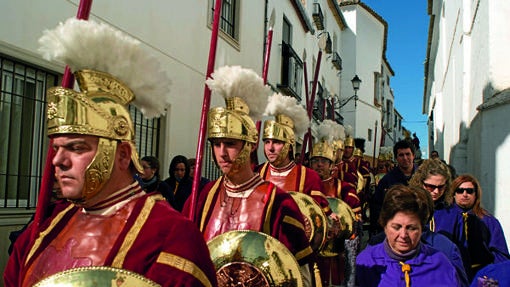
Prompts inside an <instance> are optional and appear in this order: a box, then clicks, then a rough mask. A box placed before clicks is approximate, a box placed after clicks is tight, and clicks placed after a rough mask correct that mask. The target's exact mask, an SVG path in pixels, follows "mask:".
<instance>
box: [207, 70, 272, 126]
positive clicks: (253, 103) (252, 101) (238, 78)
mask: <svg viewBox="0 0 510 287" xmlns="http://www.w3.org/2000/svg"><path fill="white" fill-rule="evenodd" d="M205 83H206V84H207V86H208V87H209V89H211V91H212V92H213V93H216V94H220V95H221V96H222V97H223V98H225V99H228V98H232V97H238V98H241V99H242V100H243V101H244V102H245V103H246V104H247V105H248V107H249V108H250V113H249V116H250V117H251V118H252V119H254V120H259V119H260V118H261V117H262V113H263V112H264V108H265V107H266V101H267V97H268V96H269V94H270V88H269V86H267V85H264V80H263V79H262V78H261V77H260V76H259V75H258V74H257V73H255V72H254V71H253V70H250V69H246V68H243V67H241V66H223V67H220V68H218V69H217V70H216V71H214V73H213V74H211V78H209V79H207V80H206V81H205Z"/></svg>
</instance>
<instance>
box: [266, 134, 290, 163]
mask: <svg viewBox="0 0 510 287" xmlns="http://www.w3.org/2000/svg"><path fill="white" fill-rule="evenodd" d="M284 145H285V143H284V142H283V141H279V140H274V139H266V140H264V153H265V154H266V157H267V160H268V161H269V162H270V163H272V162H274V161H275V160H277V159H278V156H279V155H280V153H281V152H282V149H283V147H284Z"/></svg>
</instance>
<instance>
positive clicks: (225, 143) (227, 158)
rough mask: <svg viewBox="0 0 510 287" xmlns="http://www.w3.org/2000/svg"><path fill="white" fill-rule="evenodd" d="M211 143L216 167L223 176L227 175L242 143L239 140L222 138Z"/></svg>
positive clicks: (241, 147)
mask: <svg viewBox="0 0 510 287" xmlns="http://www.w3.org/2000/svg"><path fill="white" fill-rule="evenodd" d="M211 143H212V146H213V151H214V156H215V158H216V162H217V164H218V167H219V168H220V169H221V171H222V172H223V174H229V173H230V171H231V169H232V167H233V166H234V164H235V161H236V159H237V157H238V156H239V153H240V152H241V150H242V149H243V145H244V142H243V141H241V140H236V139H227V138H224V139H213V140H211ZM248 164H249V162H248Z"/></svg>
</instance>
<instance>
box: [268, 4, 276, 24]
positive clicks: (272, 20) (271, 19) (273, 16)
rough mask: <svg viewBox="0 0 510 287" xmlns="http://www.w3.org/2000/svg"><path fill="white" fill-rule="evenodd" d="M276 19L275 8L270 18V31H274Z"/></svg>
mask: <svg viewBox="0 0 510 287" xmlns="http://www.w3.org/2000/svg"><path fill="white" fill-rule="evenodd" d="M275 18H276V16H275V14H274V8H273V10H272V11H271V16H270V17H269V29H273V27H274V22H275Z"/></svg>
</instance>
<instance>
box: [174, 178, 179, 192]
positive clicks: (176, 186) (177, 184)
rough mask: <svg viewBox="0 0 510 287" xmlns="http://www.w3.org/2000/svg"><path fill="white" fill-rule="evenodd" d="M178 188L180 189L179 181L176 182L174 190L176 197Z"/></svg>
mask: <svg viewBox="0 0 510 287" xmlns="http://www.w3.org/2000/svg"><path fill="white" fill-rule="evenodd" d="M178 188H179V182H178V181H176V182H175V188H174V195H175V193H176V192H177V189H178Z"/></svg>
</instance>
